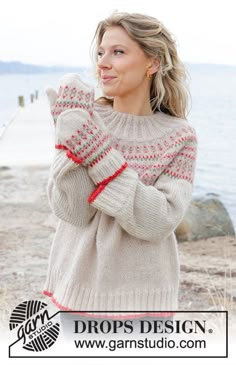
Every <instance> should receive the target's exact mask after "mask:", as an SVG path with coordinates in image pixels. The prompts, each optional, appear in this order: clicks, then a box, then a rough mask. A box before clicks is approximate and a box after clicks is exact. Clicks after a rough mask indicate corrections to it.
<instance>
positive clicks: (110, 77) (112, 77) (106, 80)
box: [102, 76, 115, 84]
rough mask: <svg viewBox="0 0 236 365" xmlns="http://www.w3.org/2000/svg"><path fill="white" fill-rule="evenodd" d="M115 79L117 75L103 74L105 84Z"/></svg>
mask: <svg viewBox="0 0 236 365" xmlns="http://www.w3.org/2000/svg"><path fill="white" fill-rule="evenodd" d="M114 79H115V76H102V82H103V83H104V84H107V83H108V82H110V81H112V80H114Z"/></svg>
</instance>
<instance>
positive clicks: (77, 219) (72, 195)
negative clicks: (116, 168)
mask: <svg viewBox="0 0 236 365" xmlns="http://www.w3.org/2000/svg"><path fill="white" fill-rule="evenodd" d="M94 188H95V185H94V183H93V182H92V180H91V179H90V178H89V176H88V172H87V169H86V168H85V167H84V166H82V165H78V164H75V163H74V162H73V161H72V160H70V159H68V157H67V156H66V154H65V151H62V150H60V151H57V152H56V155H55V158H54V161H53V164H52V166H51V170H50V175H49V180H48V186H47V193H48V200H49V205H50V207H51V209H52V211H53V213H54V214H55V215H56V216H57V217H58V218H60V219H62V220H64V221H66V222H68V223H70V224H73V225H77V226H84V225H86V224H87V223H88V222H89V221H90V220H91V218H92V217H93V216H94V214H95V213H96V211H97V209H96V208H95V207H93V206H91V205H90V204H89V203H88V197H89V195H90V194H91V192H92V191H93V190H94Z"/></svg>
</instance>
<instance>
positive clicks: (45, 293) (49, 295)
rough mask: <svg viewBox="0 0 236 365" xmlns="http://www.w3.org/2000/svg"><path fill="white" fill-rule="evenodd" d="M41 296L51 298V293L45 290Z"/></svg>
mask: <svg viewBox="0 0 236 365" xmlns="http://www.w3.org/2000/svg"><path fill="white" fill-rule="evenodd" d="M43 294H44V295H47V296H48V297H52V293H50V292H49V291H47V290H43Z"/></svg>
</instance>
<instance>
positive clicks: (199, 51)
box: [0, 0, 236, 67]
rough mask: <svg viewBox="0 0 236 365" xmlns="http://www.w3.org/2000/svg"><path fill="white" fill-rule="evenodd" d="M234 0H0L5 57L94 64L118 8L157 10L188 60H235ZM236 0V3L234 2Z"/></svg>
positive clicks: (0, 47)
mask: <svg viewBox="0 0 236 365" xmlns="http://www.w3.org/2000/svg"><path fill="white" fill-rule="evenodd" d="M234 3H235V0H161V1H160V0H63V1H62V0H0V60H2V61H21V62H24V63H33V64H38V65H50V66H51V65H67V66H86V67H89V66H90V65H91V64H92V61H91V57H90V44H91V41H92V38H93V35H94V32H95V29H96V26H97V23H98V22H99V21H100V20H102V19H104V18H106V17H107V16H109V15H110V14H111V13H112V12H113V11H114V10H118V11H126V12H136V13H142V14H147V15H152V16H155V17H156V18H157V19H159V20H160V21H161V22H162V23H164V24H165V26H166V27H167V28H168V29H169V30H170V31H171V32H172V33H173V34H174V36H175V38H176V40H177V45H178V52H179V55H180V57H181V59H182V60H183V61H184V62H191V63H215V64H229V65H236V41H235V37H236V22H235V9H234V8H235V6H234ZM235 5H236V4H235Z"/></svg>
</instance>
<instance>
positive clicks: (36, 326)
mask: <svg viewBox="0 0 236 365" xmlns="http://www.w3.org/2000/svg"><path fill="white" fill-rule="evenodd" d="M46 306H47V304H46V303H43V302H41V301H39V300H28V301H25V302H22V303H20V304H18V305H17V306H16V307H15V309H14V310H13V311H12V313H11V317H10V321H9V327H10V330H14V329H16V330H17V338H18V340H22V342H23V343H22V347H23V348H24V349H26V350H29V351H34V352H38V351H44V350H47V349H48V348H49V347H51V346H52V345H53V344H54V343H55V342H56V340H57V338H58V336H59V332H60V324H59V323H57V322H56V323H55V322H54V321H53V320H52V318H50V317H49V314H48V311H47V309H45V307H46ZM18 340H17V341H18Z"/></svg>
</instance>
